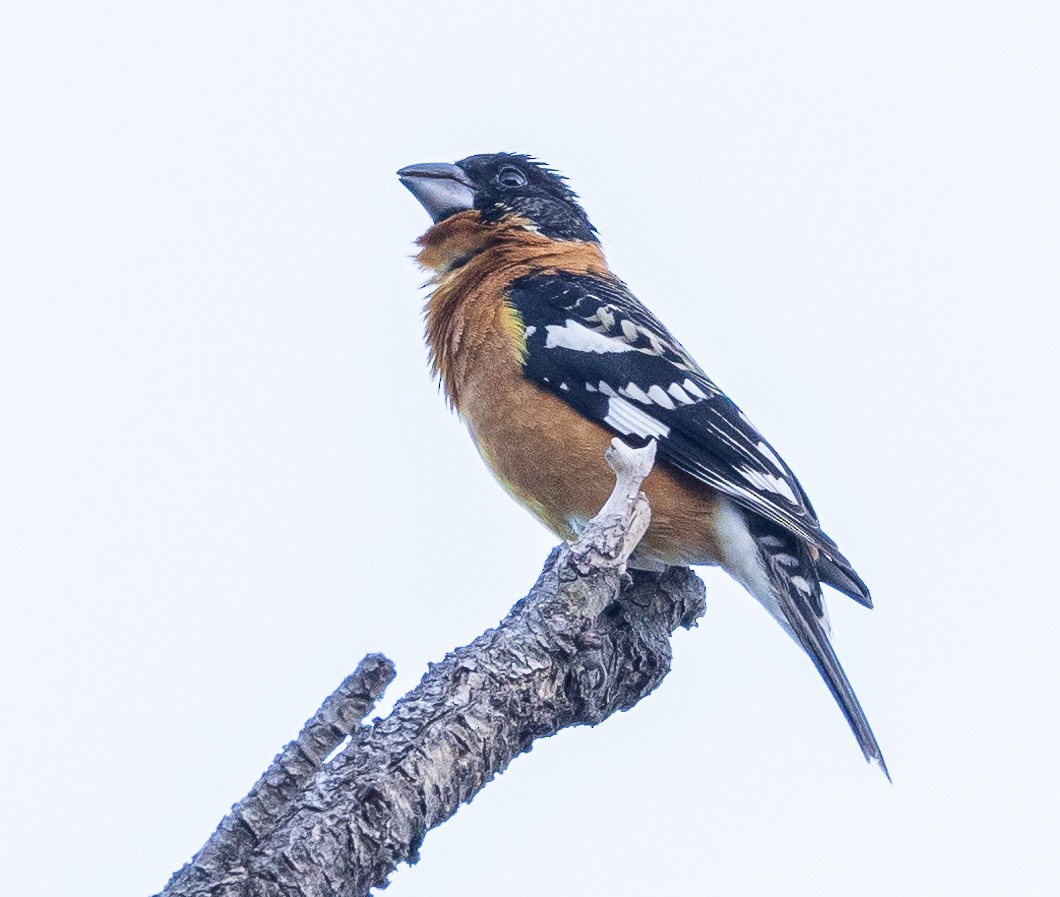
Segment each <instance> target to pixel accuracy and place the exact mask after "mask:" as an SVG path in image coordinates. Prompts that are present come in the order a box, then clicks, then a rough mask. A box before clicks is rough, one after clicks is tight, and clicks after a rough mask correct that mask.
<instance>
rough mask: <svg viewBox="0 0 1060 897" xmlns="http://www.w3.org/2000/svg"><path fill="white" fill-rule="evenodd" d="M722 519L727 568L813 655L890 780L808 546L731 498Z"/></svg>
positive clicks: (866, 752) (861, 740) (862, 743)
mask: <svg viewBox="0 0 1060 897" xmlns="http://www.w3.org/2000/svg"><path fill="white" fill-rule="evenodd" d="M719 523H720V524H721V526H720V527H719V529H720V532H721V534H722V537H723V541H724V542H725V549H726V554H727V555H728V558H727V562H726V564H725V567H726V569H727V570H728V572H729V573H730V575H732V576H733V577H734V578H735V579H736V580H737V581H739V582H740V584H741V585H743V587H744V588H746V589H747V590H748V591H749V592H750V593H751V594H752V595H754V597H755V598H757V599H758V601H759V602H760V603H761V604H763V605H764V606H765V608H766V609H767V610H768V611H769V612H770V613H771V614H772V615H773V617H774V618H775V619H776V620H777V622H778V623H780V625H781V626H783V627H784V629H786V630H787V631H788V634H789V635H791V636H792V638H794V639H795V641H796V642H798V644H799V645H800V647H802V649H803V650H804V651H805V652H806V653H807V654H808V655H809V656H810V660H812V661H813V665H814V666H815V667H817V672H819V673H820V674H821V678H822V679H824V681H825V684H827V685H828V689H829V691H831V692H832V697H834V698H835V700H836V703H837V704H839V707H840V708H841V709H842V711H843V715H844V716H845V717H846V720H847V723H848V724H849V726H850V728H851V731H853V733H854V737H855V738H857V740H858V745H860V747H861V750H862V753H864V755H865V759H867V760H869V761H870V762H873V761H875V762H876V763H878V764H879V766H880V769H881V770H883V774H884V775H885V776H887V780H888V781H890V778H891V775H890V773H889V772H888V771H887V764H886V763H885V762H884V759H883V753H882V751H881V750H880V746H879V744H878V743H877V741H876V736H875V735H873V734H872V728H871V727H870V726H869V721H868V719H867V718H866V717H865V711H864V710H862V709H861V704H860V703H859V702H858V699H857V695H855V694H854V689H853V687H852V686H851V684H850V680H849V679H847V675H846V673H845V672H843V667H842V666H841V665H840V663H839V658H838V657H836V653H835V650H834V649H833V648H832V643H831V640H830V639H829V635H828V613H827V610H826V609H825V604H824V597H823V595H822V594H821V583H820V580H819V578H818V572H817V570H816V568H815V567H814V564H813V561H812V560H811V558H810V550H809V548H808V547H807V546H806V544H805V543H804V542H803V541H802V540H801V539H799V538H798V536H796V535H794V534H793V533H791V532H789V531H788V530H786V529H784V528H783V527H781V526H779V525H777V524H775V523H773V522H772V521H769V520H766V519H765V518H762V517H759V516H758V515H757V514H754V513H751V512H747V511H744V510H743V509H742V508H740V507H738V506H736V505H735V504H733V503H729V504H728V506H727V507H726V508H725V509H724V510H723V513H722V515H721V519H720V520H719Z"/></svg>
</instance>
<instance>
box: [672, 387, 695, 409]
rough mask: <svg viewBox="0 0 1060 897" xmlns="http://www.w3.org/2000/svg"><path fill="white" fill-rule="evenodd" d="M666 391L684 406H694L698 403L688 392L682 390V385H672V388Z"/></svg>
mask: <svg viewBox="0 0 1060 897" xmlns="http://www.w3.org/2000/svg"><path fill="white" fill-rule="evenodd" d="M666 391H667V392H668V393H670V395H672V396H673V397H674V398H675V399H677V401H678V402H680V403H681V404H682V405H694V404H695V402H696V400H695V399H693V398H692V397H691V396H690V395H689V394H688V393H687V392H685V391H684V390H683V389H681V384H680V383H671V384H670V388H669V389H668V390H666Z"/></svg>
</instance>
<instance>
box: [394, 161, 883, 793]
mask: <svg viewBox="0 0 1060 897" xmlns="http://www.w3.org/2000/svg"><path fill="white" fill-rule="evenodd" d="M397 175H398V178H399V180H400V182H401V183H402V184H403V185H404V186H405V187H407V188H408V190H409V191H410V192H411V193H412V195H413V196H414V197H415V198H416V199H417V200H418V201H419V202H420V204H421V205H422V206H423V207H424V209H425V210H426V211H427V213H428V214H429V215H430V217H431V226H430V227H429V228H428V230H427V231H426V232H425V233H424V234H423V235H422V236H420V237H419V239H418V240H417V245H418V247H419V250H418V254H417V256H416V259H417V261H418V262H419V264H420V265H421V267H422V268H424V269H425V270H427V271H428V272H430V281H429V284H428V286H430V288H431V291H430V293H429V295H428V297H427V300H426V305H425V309H424V318H425V336H426V342H427V348H428V358H429V364H430V368H431V372H432V374H433V375H434V377H435V378H436V379H437V380H438V381H439V383H440V386H441V389H442V391H443V393H444V395H445V397H446V400H447V402H448V404H449V405H450V407H451V408H452V409H454V410H455V411H456V413H457V415H458V416H459V417H460V418H461V419H462V420H463V422H464V423H465V424H466V426H467V429H468V431H469V432H470V435H471V437H472V440H473V441H474V443H475V446H476V448H477V449H478V452H479V454H480V455H481V457H482V459H483V461H484V462H485V464H486V466H487V467H488V468H489V469H490V471H491V472H492V473H493V475H494V477H495V478H496V479H497V481H498V482H499V483H500V485H501V486H502V487H503V488H504V489H505V490H507V492H509V493H510V495H511V496H512V497H513V498H514V499H515V500H516V501H518V502H519V503H520V504H522V505H523V506H524V507H525V508H526V509H527V510H529V511H530V513H531V514H533V515H534V516H535V517H537V518H538V520H540V521H541V522H542V523H543V524H544V525H545V526H546V527H548V528H549V529H550V530H552V531H553V532H554V533H555V534H557V535H558V536H560V537H562V538H563V539H566V540H574V539H576V538H577V535H578V533H579V532H580V531H581V530H582V529H583V528H584V526H585V525H586V523H587V522H588V521H589V520H590V519H591V518H592V517H593V516H594V514H595V513H596V511H597V510H598V509H599V508H600V506H601V505H602V504H603V503H604V502H605V500H606V499H607V497H608V495H609V493H610V492H611V489H612V487H613V482H614V480H613V476H612V474H611V472H610V471H609V469H608V467H607V465H606V463H605V461H604V451H605V449H606V447H607V446H608V445H609V444H610V442H611V440H612V439H613V438H615V437H616V436H617V437H619V438H620V439H622V440H624V441H626V442H627V443H629V444H631V445H634V446H639V445H646V444H647V443H649V442H650V441H652V440H654V441H655V442H656V449H657V455H656V458H657V460H656V464H655V466H654V468H653V469H652V471H651V473H650V474H649V476H648V477H647V479H646V480H645V481H644V483H643V485H642V490H643V492H644V494H645V495H646V496H647V499H648V502H649V505H650V507H651V522H650V525H649V527H648V529H647V532H646V533H645V535H644V537H643V539H642V540H641V542H640V543H639V545H638V547H637V549H636V551H635V552H634V554H633V556H632V557H631V558H630V566H631V567H634V568H640V569H645V570H663V569H666V568H667V567H670V566H674V565H681V566H688V565H711V566H717V567H720V568H721V569H723V570H725V571H726V572H727V573H728V574H729V575H730V576H731V577H732V578H733V579H735V580H736V581H737V582H738V583H739V584H740V585H742V586H743V587H744V588H745V589H746V590H747V591H748V592H749V593H750V594H751V595H752V596H753V597H754V598H755V599H757V601H758V602H759V603H760V604H761V605H762V606H763V607H765V609H766V610H767V611H768V612H769V613H770V614H771V615H772V617H773V618H774V619H775V620H776V621H777V623H779V624H780V626H781V628H783V629H784V630H785V631H786V632H787V633H788V635H789V636H791V637H792V638H793V639H794V640H795V642H796V643H797V644H798V645H799V646H800V647H801V648H802V649H803V650H804V651H805V652H806V654H807V655H808V656H809V658H810V660H811V661H812V662H813V664H814V666H815V667H816V668H817V671H818V672H819V673H820V675H821V677H822V678H823V679H824V681H825V683H826V684H827V686H828V688H829V690H830V691H831V693H832V696H833V697H834V698H835V700H836V702H837V704H838V705H839V707H840V708H841V710H842V711H843V714H844V716H845V718H846V721H847V723H848V724H849V726H850V729H851V730H852V732H853V733H854V736H855V738H856V739H857V742H858V745H859V746H860V748H861V750H862V752H863V754H864V755H865V758H866V759H867V760H868V761H869V762H870V763H871V762H875V763H876V764H877V765H878V766H879V767H880V768H881V770H882V771H883V773H884V775H886V776H887V778H888V780H889V779H890V774H889V773H888V771H887V765H886V763H885V761H884V758H883V753H882V752H881V750H880V746H879V744H878V743H877V741H876V737H875V735H874V734H873V732H872V728H871V727H870V725H869V722H868V719H867V718H866V716H865V713H864V711H863V710H862V708H861V704H860V703H859V702H858V699H857V696H856V695H855V693H854V689H853V687H852V686H851V684H850V681H849V680H848V678H847V675H846V673H845V672H844V671H843V668H842V666H841V665H840V663H839V659H838V657H837V655H836V652H835V650H834V648H833V646H832V642H831V638H830V626H829V621H828V614H827V610H826V607H825V602H824V596H823V592H822V588H821V587H822V584H825V585H828V586H831V587H832V588H834V589H836V590H837V591H839V592H840V593H842V594H844V595H846V596H848V597H850V598H852V599H853V600H854V601H856V602H858V603H859V604H862V605H864V606H865V607H869V608H871V607H872V599H871V597H870V594H869V589H868V587H867V586H866V585H865V583H864V582H863V581H862V579H861V578H860V577H859V576H858V574H857V573H856V572H855V571H854V568H853V566H852V565H851V563H850V562H849V561H848V560H847V559H846V558H845V557H844V556H843V555H842V554H841V553H840V551H839V549H838V547H837V546H836V543H835V542H834V541H833V540H832V539H831V538H830V537H829V536H827V535H826V534H825V533H824V531H823V530H822V529H821V525H820V523H819V521H818V517H817V514H816V513H815V511H814V509H813V506H812V505H811V504H810V499H809V498H808V496H807V495H806V492H805V491H804V489H803V488H802V486H801V485H800V483H799V481H798V479H796V477H795V475H794V473H792V471H791V469H790V468H789V467H788V465H787V464H786V463H785V462H784V461H783V460H782V459H781V457H780V455H779V454H778V453H777V451H776V450H775V449H774V448H773V447H772V445H771V444H770V443H769V442H767V441H766V439H765V438H764V437H763V436H762V435H761V433H759V431H758V430H757V429H756V428H755V427H754V425H753V424H752V423H751V422H750V420H749V419H748V418H747V416H746V415H745V414H744V413H743V412H742V411H741V410H740V409H739V408H738V407H737V406H736V404H735V403H734V402H733V401H732V400H731V399H730V398H729V397H728V396H727V395H726V394H725V393H724V392H723V391H722V390H721V389H720V388H719V387H718V386H717V385H716V384H715V383H714V381H713V380H711V379H710V378H709V377H708V376H707V374H706V373H705V372H704V370H703V369H702V368H701V367H700V365H699V364H698V363H697V362H696V361H695V360H694V359H693V358H692V356H691V355H690V354H689V353H688V351H686V349H685V348H684V347H683V346H682V345H681V343H679V342H678V341H677V340H676V339H675V338H674V336H673V335H672V334H671V333H670V331H669V330H667V328H666V327H665V326H664V325H663V324H662V322H661V321H660V320H659V319H658V318H657V317H656V316H655V314H653V313H652V312H651V311H650V310H649V309H648V307H647V306H646V305H644V304H643V303H641V302H640V301H639V300H638V299H637V298H636V297H635V296H634V295H633V293H632V292H631V291H630V289H629V288H628V287H627V286H626V284H625V283H624V282H623V281H621V280H620V279H619V278H618V277H617V276H616V275H615V274H614V273H612V271H611V269H610V268H609V267H608V263H607V261H606V260H605V258H604V254H603V250H602V248H601V243H600V236H599V233H598V232H597V230H596V228H595V227H594V226H593V224H592V223H591V222H590V220H589V218H588V216H587V215H586V213H585V211H584V209H583V208H582V206H581V204H580V201H579V198H578V196H577V194H576V193H575V192H574V191H573V189H572V188H571V187H570V185H569V184H568V182H567V180H566V178H565V177H563V176H562V175H561V174H559V173H558V172H557V171H555V170H554V169H552V168H551V167H549V166H548V165H547V164H545V163H543V162H541V161H539V160H538V159H536V158H534V157H532V156H529V155H524V154H519V153H488V154H479V155H473V156H468V157H467V158H465V159H462V160H460V161H459V162H456V163H455V164H453V163H447V162H446V163H443V162H430V163H423V164H416V165H409V166H406V167H404V168H402V169H401V170H399V171H398V172H397Z"/></svg>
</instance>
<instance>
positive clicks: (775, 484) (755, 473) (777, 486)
mask: <svg viewBox="0 0 1060 897" xmlns="http://www.w3.org/2000/svg"><path fill="white" fill-rule="evenodd" d="M734 469H735V470H736V472H737V473H738V474H739V475H740V476H742V477H743V478H744V479H745V480H747V482H748V483H750V484H751V485H752V486H755V487H756V488H758V489H763V490H765V491H767V492H773V493H775V494H776V495H779V496H781V497H782V498H786V499H787V500H788V501H790V502H791V503H792V504H793V505H797V504H798V503H799V502H798V499H797V498H795V493H794V492H793V491H792V488H791V486H790V485H789V484H788V481H787V480H785V479H783V478H782V477H775V476H773V475H772V474H770V473H762V471H760V470H755V469H754V468H752V467H737V468H734Z"/></svg>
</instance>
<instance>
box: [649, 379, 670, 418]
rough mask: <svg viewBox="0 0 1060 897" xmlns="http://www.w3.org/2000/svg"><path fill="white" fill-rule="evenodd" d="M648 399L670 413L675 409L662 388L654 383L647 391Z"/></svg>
mask: <svg viewBox="0 0 1060 897" xmlns="http://www.w3.org/2000/svg"><path fill="white" fill-rule="evenodd" d="M648 398H649V399H651V400H652V401H653V402H654V403H655V404H656V405H662V406H663V408H666V409H668V410H670V411H673V410H674V408H675V407H676V406H675V405H674V400H673V399H671V398H670V397H669V396H668V395H667V394H666V393H665V392H663V388H662V387H661V386H659V384H658V383H656V384H655V385H654V386H652V387H651V389H649V390H648Z"/></svg>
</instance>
